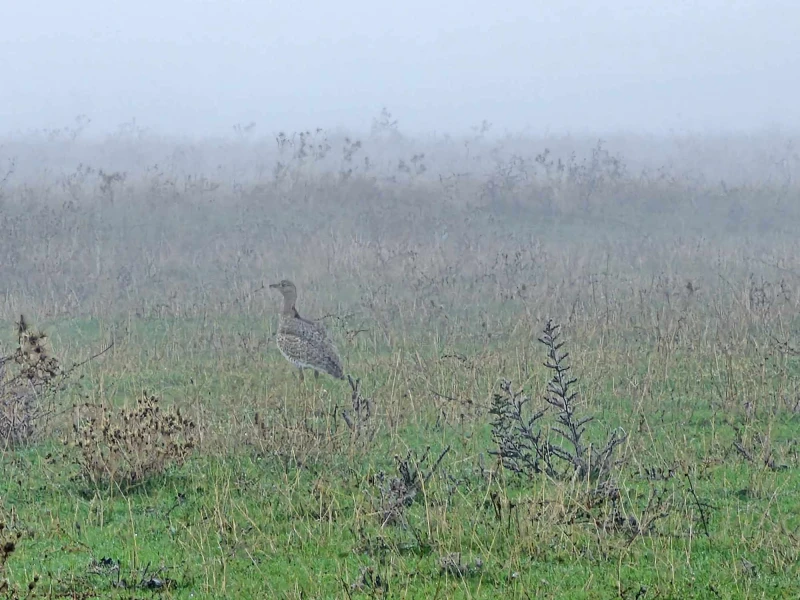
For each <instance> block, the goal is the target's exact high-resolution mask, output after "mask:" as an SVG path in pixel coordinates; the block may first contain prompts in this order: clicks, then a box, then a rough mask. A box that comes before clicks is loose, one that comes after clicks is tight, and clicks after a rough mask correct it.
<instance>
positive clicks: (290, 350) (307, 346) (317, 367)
mask: <svg viewBox="0 0 800 600" xmlns="http://www.w3.org/2000/svg"><path fill="white" fill-rule="evenodd" d="M269 287H271V288H274V289H277V290H278V291H279V292H280V293H281V294H283V309H282V310H281V314H280V319H279V321H278V335H277V342H278V349H279V350H280V351H281V354H283V356H284V357H285V358H286V360H288V361H289V362H290V363H292V364H293V365H295V366H296V367H298V368H299V369H300V378H301V379H302V377H303V369H313V370H314V376H315V377H316V376H317V375H318V374H319V372H320V371H322V372H323V373H327V374H328V375H331V376H332V377H335V378H337V379H344V373H343V371H342V362H341V360H340V358H339V353H338V351H337V350H336V346H335V345H334V344H333V342H332V341H331V339H330V338H329V337H328V334H327V332H326V331H325V327H324V326H323V325H322V323H316V322H314V321H309V320H308V319H304V318H303V317H301V316H300V314H299V313H298V312H297V309H296V308H295V302H296V301H297V289H296V288H295V286H294V284H293V283H292V282H291V281H288V280H286V279H284V280H283V281H281V282H280V283H273V284H271V285H270V286H269Z"/></svg>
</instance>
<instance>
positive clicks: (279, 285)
mask: <svg viewBox="0 0 800 600" xmlns="http://www.w3.org/2000/svg"><path fill="white" fill-rule="evenodd" d="M269 287H271V288H275V289H278V288H279V287H281V284H280V283H270V284H269Z"/></svg>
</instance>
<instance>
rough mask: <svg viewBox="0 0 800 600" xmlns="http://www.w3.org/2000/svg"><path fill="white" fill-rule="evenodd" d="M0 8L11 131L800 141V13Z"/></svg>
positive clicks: (107, 2)
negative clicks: (389, 118) (395, 126)
mask: <svg viewBox="0 0 800 600" xmlns="http://www.w3.org/2000/svg"><path fill="white" fill-rule="evenodd" d="M0 5H2V9H0V135H4V134H7V133H9V132H26V131H29V130H32V129H43V128H57V127H63V126H65V125H70V124H71V123H73V122H74V120H75V117H76V116H77V115H79V114H86V115H87V116H88V117H89V118H91V119H92V125H91V127H90V130H89V131H90V132H94V133H97V132H102V133H106V132H109V131H114V130H115V129H116V128H117V126H118V125H119V124H121V123H123V122H126V121H130V120H131V119H132V118H135V119H136V121H137V123H138V124H140V125H141V126H143V127H147V128H149V129H150V130H152V131H157V132H164V133H182V134H194V135H207V134H229V133H232V126H233V125H234V124H235V123H243V124H246V123H249V122H251V121H255V122H256V124H257V132H258V133H262V134H266V133H269V132H272V131H277V130H279V129H280V130H287V131H292V130H296V129H301V128H311V127H323V128H327V129H332V128H337V127H342V128H347V129H351V130H353V129H354V130H361V131H365V130H368V128H369V126H370V123H371V120H372V118H373V117H374V116H376V115H377V114H378V112H379V111H380V109H381V107H382V106H383V105H385V106H387V107H388V109H389V110H390V111H391V112H392V113H393V115H394V117H395V118H397V119H398V120H399V121H400V128H401V130H402V131H404V132H414V133H416V132H426V133H427V132H433V131H438V132H451V133H460V132H467V131H468V130H469V128H470V127H471V126H474V125H477V124H479V123H480V122H481V121H482V120H483V119H487V120H488V121H490V122H491V123H492V124H493V130H494V131H495V132H497V131H498V130H499V131H505V130H508V131H512V132H517V133H522V132H524V131H528V132H531V133H544V132H573V133H577V132H583V131H587V130H588V131H592V132H613V131H620V130H622V131H639V132H644V131H650V132H658V133H665V132H669V131H677V132H686V131H709V130H712V131H718V130H741V129H754V128H761V127H765V126H766V127H770V126H779V127H782V128H788V129H794V130H797V129H800V108H798V106H800V105H798V92H800V33H799V32H800V2H797V0H695V1H693V2H690V1H685V0H649V1H645V0H606V1H604V2H598V1H597V0H582V1H578V0H563V1H559V0H545V1H539V0H527V1H523V0H517V1H513V2H512V1H506V2H489V1H488V0H482V1H478V0H458V1H456V0H438V1H435V2H430V1H422V0H402V1H393V2H380V1H377V0H369V1H367V0H338V1H336V2H333V1H330V0H329V1H321V0H316V1H314V0H281V1H280V2H277V1H263V0H262V1H257V0H242V1H236V0H226V1H222V0H219V1H215V2H212V1H199V0H191V1H190V0H161V1H156V0H139V1H137V2H132V1H131V2H115V1H113V0H79V1H77V2H64V1H63V0H40V1H36V0H32V1H30V2H15V1H13V0H0Z"/></svg>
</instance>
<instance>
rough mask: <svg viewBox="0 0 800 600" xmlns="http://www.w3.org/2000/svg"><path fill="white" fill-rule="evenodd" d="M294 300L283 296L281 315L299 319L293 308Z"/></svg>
mask: <svg viewBox="0 0 800 600" xmlns="http://www.w3.org/2000/svg"><path fill="white" fill-rule="evenodd" d="M294 303H295V299H294V298H292V297H291V296H284V298H283V314H284V315H286V316H288V317H299V316H300V315H299V314H297V309H296V308H295V307H294Z"/></svg>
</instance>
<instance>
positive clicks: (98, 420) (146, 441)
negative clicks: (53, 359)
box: [68, 393, 197, 486]
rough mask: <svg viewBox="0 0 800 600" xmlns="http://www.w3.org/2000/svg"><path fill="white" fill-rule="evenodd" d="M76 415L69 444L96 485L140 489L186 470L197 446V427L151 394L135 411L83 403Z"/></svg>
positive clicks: (77, 409)
mask: <svg viewBox="0 0 800 600" xmlns="http://www.w3.org/2000/svg"><path fill="white" fill-rule="evenodd" d="M76 411H78V414H77V415H76V421H75V424H74V427H73V429H74V439H73V440H72V441H71V442H68V443H69V444H70V445H71V446H72V447H74V448H75V449H76V450H77V458H76V462H77V464H78V466H79V467H80V471H81V475H83V476H84V477H86V478H87V479H89V480H90V481H92V482H93V483H95V484H99V483H113V484H117V485H120V486H132V485H135V484H139V483H141V482H143V481H145V480H146V479H148V478H149V477H152V476H154V475H160V474H162V473H164V472H165V471H166V470H167V469H169V468H171V467H178V466H180V465H182V464H183V463H184V462H185V461H186V459H187V458H188V457H189V456H190V455H191V453H192V450H193V449H194V447H195V436H196V433H197V427H196V425H195V423H194V422H193V421H192V420H191V419H189V418H188V417H186V416H184V415H183V414H182V413H181V411H180V410H172V409H165V408H162V407H161V405H160V403H159V400H158V398H157V397H156V396H152V395H148V394H147V393H142V396H141V398H139V399H138V400H137V401H136V405H135V406H133V407H124V408H121V409H115V408H112V407H109V406H106V405H92V404H84V405H82V406H81V407H80V408H76Z"/></svg>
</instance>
